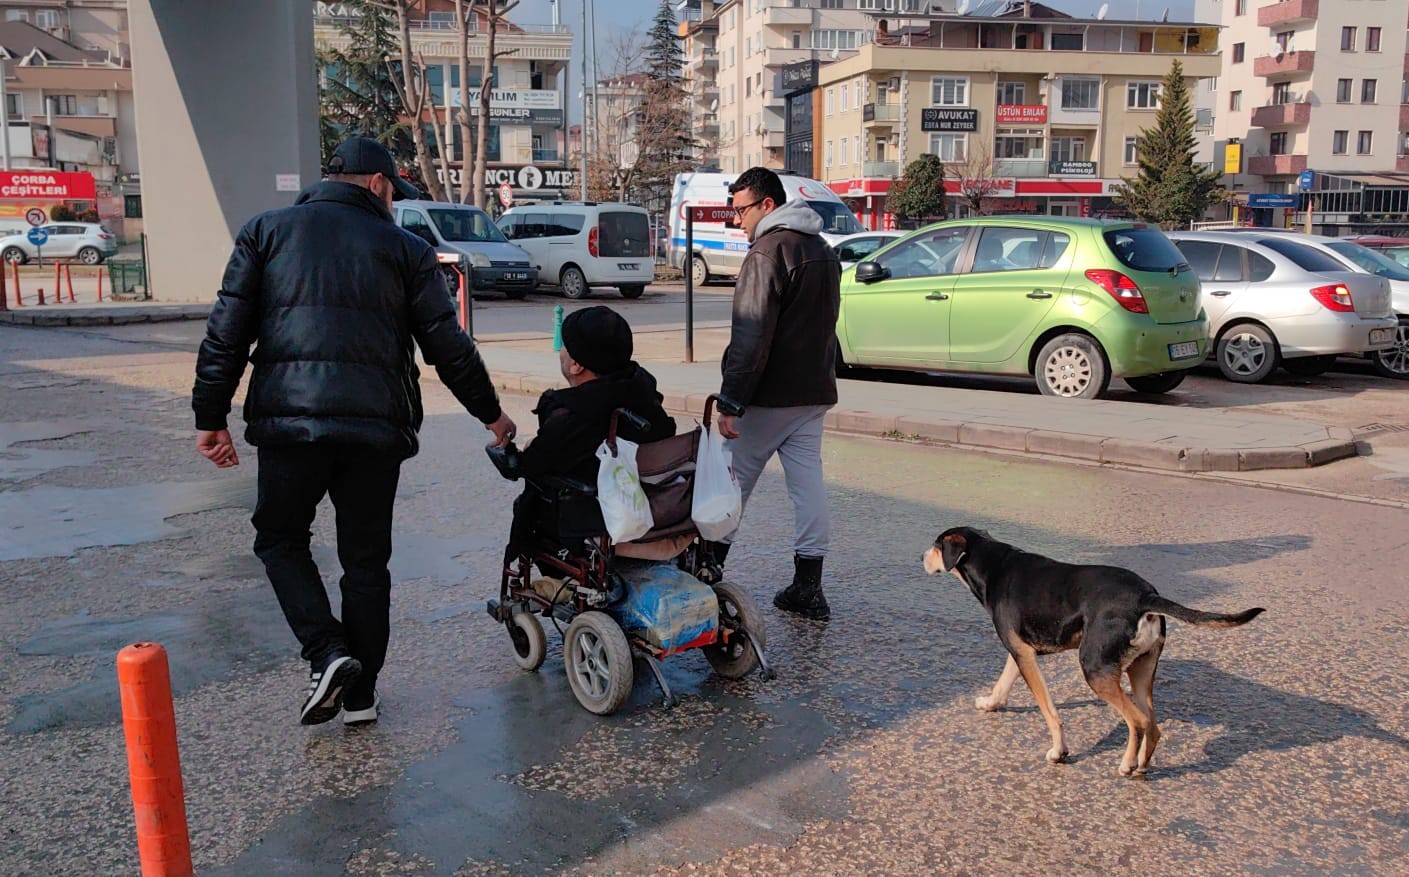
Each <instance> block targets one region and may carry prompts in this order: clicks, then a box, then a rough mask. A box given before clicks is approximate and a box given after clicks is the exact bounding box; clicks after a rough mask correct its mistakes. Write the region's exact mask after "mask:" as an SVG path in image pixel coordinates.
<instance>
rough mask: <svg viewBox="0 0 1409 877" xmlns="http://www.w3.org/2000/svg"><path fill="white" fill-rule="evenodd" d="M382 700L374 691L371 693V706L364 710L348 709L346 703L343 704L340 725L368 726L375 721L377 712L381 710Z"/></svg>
mask: <svg viewBox="0 0 1409 877" xmlns="http://www.w3.org/2000/svg"><path fill="white" fill-rule="evenodd" d="M381 706H382V699H381V697H380V696H379V695H378V694H377V693H376V692H375V691H374V692H372V705H371V706H369V707H367V708H366V709H361V710H355V709H350V708H349V707H348V706H347V704H346V703H344V704H343V710H342V723H343V724H344V725H354V726H355V725H370V724H371V723H372V722H375V721H376V720H377V712H378V710H380V709H381Z"/></svg>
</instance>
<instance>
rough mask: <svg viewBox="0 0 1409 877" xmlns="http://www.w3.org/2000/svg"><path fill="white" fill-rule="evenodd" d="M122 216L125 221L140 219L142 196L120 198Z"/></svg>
mask: <svg viewBox="0 0 1409 877" xmlns="http://www.w3.org/2000/svg"><path fill="white" fill-rule="evenodd" d="M122 215H123V216H124V217H126V218H127V219H141V218H142V196H141V195H124V196H122Z"/></svg>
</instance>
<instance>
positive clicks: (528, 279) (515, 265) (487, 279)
mask: <svg viewBox="0 0 1409 877" xmlns="http://www.w3.org/2000/svg"><path fill="white" fill-rule="evenodd" d="M393 209H394V210H395V216H396V222H397V224H398V225H400V226H401V227H402V228H404V229H406V230H407V231H409V232H412V233H413V234H416V235H419V236H420V237H422V238H424V239H425V240H426V241H428V242H429V243H430V245H431V246H433V247H435V251H436V254H437V255H439V256H440V257H441V260H442V261H443V262H454V261H457V260H459V259H461V258H464V259H466V260H468V262H469V268H470V271H469V274H470V276H469V280H470V285H471V287H472V288H473V289H475V290H485V289H489V290H498V291H500V292H502V293H504V294H505V295H506V296H508V297H509V298H523V297H524V296H525V295H527V294H528V293H529V291H530V290H532V289H533V288H534V287H535V286H537V285H538V271H537V270H535V269H534V267H533V264H532V262H531V261H530V259H529V256H528V253H525V252H524V251H523V250H521V249H519V248H518V247H516V246H514V245H513V244H511V243H509V242H508V241H507V240H505V239H504V235H503V234H502V233H501V232H500V231H499V227H498V226H496V225H495V224H494V220H492V219H490V218H489V214H488V213H485V212H484V211H483V210H481V209H479V208H478V207H475V206H474V205H472V204H447V203H442V202H439V201H396V202H393ZM447 278H448V279H450V280H451V281H457V280H458V277H457V276H454V269H453V267H449V266H448V267H447ZM451 288H452V289H453V288H454V287H453V286H452V287H451Z"/></svg>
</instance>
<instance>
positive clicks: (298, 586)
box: [254, 444, 401, 694]
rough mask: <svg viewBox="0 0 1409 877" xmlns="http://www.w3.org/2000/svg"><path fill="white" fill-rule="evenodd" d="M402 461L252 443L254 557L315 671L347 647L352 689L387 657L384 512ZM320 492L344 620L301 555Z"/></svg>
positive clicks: (369, 681) (372, 677)
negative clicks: (255, 465)
mask: <svg viewBox="0 0 1409 877" xmlns="http://www.w3.org/2000/svg"><path fill="white" fill-rule="evenodd" d="M400 476H401V458H400V457H399V456H393V455H388V454H386V453H384V452H380V451H373V450H371V449H369V448H364V447H357V446H353V445H328V444H316V445H314V444H309V445H290V446H284V447H270V448H260V449H259V499H258V501H257V502H256V504H255V509H254V529H255V534H256V535H255V539H254V553H255V554H257V555H258V556H259V559H260V560H262V561H264V569H265V571H266V572H267V573H268V574H269V582H270V584H272V585H273V586H274V593H275V595H277V596H278V598H279V606H280V607H281V608H282V609H283V610H284V617H285V618H287V619H288V622H289V627H291V628H293V632H294V636H296V637H298V641H299V642H300V643H301V644H302V645H303V657H304V659H305V660H307V661H309V662H310V663H312V664H313V665H314V666H315V667H317V666H321V665H322V664H323V663H325V662H326V661H327V659H328V657H329V656H330V655H333V654H337V653H340V652H345V653H347V654H350V655H352V657H354V658H356V659H357V660H358V661H360V662H361V663H362V676H361V678H360V679H359V680H358V681H357V685H356V689H357V690H356V692H353V693H354V694H357V693H370V692H371V690H372V687H373V686H374V685H375V684H376V681H377V674H378V673H379V672H381V669H382V663H383V662H384V661H385V660H386V649H387V639H388V637H389V636H390V630H391V621H390V612H391V573H390V572H388V571H387V563H388V562H389V561H390V560H391V517H392V506H393V504H394V503H395V500H396V483H397V480H398V479H399V478H400ZM324 494H327V495H328V496H330V497H331V498H332V500H333V509H334V511H335V512H336V515H337V538H338V560H339V561H341V563H342V569H343V576H342V622H341V623H339V622H338V620H337V619H336V618H334V617H333V611H332V607H331V606H330V605H329V603H328V592H327V589H325V588H324V587H323V578H322V576H321V575H320V574H319V572H318V567H317V566H316V565H315V564H314V563H313V555H312V554H311V553H310V551H309V547H308V546H309V540H310V539H311V538H312V533H311V532H310V530H309V527H310V526H311V525H312V524H313V517H314V514H315V513H316V511H317V508H318V503H319V502H321V501H322V499H323V496H324Z"/></svg>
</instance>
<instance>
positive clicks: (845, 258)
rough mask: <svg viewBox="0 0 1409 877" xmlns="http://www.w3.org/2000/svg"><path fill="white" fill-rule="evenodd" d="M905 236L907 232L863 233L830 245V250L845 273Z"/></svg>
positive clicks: (849, 236) (848, 236)
mask: <svg viewBox="0 0 1409 877" xmlns="http://www.w3.org/2000/svg"><path fill="white" fill-rule="evenodd" d="M906 234H907V232H903V231H863V232H861V233H860V234H849V235H847V236H846V237H844V238H842V239H841V240H839V241H837V242H836V243H835V244H832V249H833V250H836V251H837V258H838V259H840V260H841V270H843V271H845V270H846V269H848V268H850V267H851V266H852V265H855V264H856V263H857V262H864V261H866V260H867V259H869V258H870V257H871V254H872V253H874V252H875V251H876V250H879V249H880V248H881V247H884V246H885V245H886V244H889V243H890V242H891V241H894V240H898V239H899V238H903V237H905V235H906Z"/></svg>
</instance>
